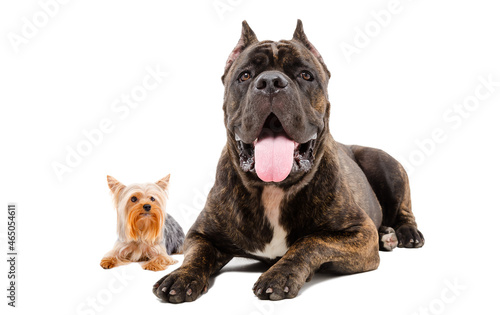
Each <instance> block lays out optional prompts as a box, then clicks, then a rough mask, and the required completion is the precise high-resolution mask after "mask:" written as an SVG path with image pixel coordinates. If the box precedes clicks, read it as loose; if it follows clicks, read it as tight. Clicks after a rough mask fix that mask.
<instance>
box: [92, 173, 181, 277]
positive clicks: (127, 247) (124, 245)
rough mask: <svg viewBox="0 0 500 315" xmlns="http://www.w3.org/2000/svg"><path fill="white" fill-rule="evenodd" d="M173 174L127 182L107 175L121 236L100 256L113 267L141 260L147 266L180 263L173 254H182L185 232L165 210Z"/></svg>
mask: <svg viewBox="0 0 500 315" xmlns="http://www.w3.org/2000/svg"><path fill="white" fill-rule="evenodd" d="M169 181H170V174H169V175H167V176H166V177H164V178H162V179H160V180H159V181H157V182H156V183H154V184H153V183H148V184H134V185H130V186H125V185H123V184H122V183H120V182H119V181H117V180H116V179H114V178H113V177H111V176H108V186H109V188H110V189H111V193H112V195H113V201H114V205H115V208H116V211H117V214H118V226H117V228H118V240H117V241H116V243H115V246H114V247H113V249H112V250H111V251H110V252H108V253H107V254H106V255H105V256H104V258H103V259H102V260H101V267H102V268H104V269H110V268H113V267H117V266H120V265H124V264H128V263H131V262H141V263H142V268H143V269H146V270H153V271H158V270H165V269H166V268H167V266H169V265H173V264H175V263H177V261H176V260H175V259H173V258H171V257H170V256H169V255H171V254H181V253H182V245H183V243H184V237H185V236H184V232H183V231H182V228H181V227H180V225H179V223H177V221H175V220H174V218H172V217H171V216H169V215H168V214H167V213H166V212H165V206H166V201H167V187H168V183H169Z"/></svg>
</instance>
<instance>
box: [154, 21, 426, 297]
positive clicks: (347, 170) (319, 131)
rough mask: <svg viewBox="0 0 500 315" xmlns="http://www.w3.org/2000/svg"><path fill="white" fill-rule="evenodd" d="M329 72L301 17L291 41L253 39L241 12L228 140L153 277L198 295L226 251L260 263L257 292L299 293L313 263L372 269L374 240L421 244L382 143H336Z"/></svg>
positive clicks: (228, 88)
mask: <svg viewBox="0 0 500 315" xmlns="http://www.w3.org/2000/svg"><path fill="white" fill-rule="evenodd" d="M329 78H330V72H329V71H328V69H327V67H326V65H325V63H324V61H323V58H322V57H321V55H320V54H319V52H318V51H317V50H316V48H315V47H314V46H313V45H312V44H311V42H309V40H308V39H307V37H306V35H305V33H304V30H303V27H302V22H301V21H300V20H298V22H297V27H296V29H295V32H294V34H293V38H292V40H281V41H277V42H276V41H269V40H265V41H259V40H258V39H257V37H256V35H255V34H254V32H253V31H252V30H251V29H250V27H249V26H248V24H247V23H246V22H245V21H244V22H243V29H242V34H241V38H240V40H239V42H238V44H237V45H236V47H235V48H234V50H233V51H232V52H231V54H230V55H229V58H228V60H227V63H226V66H225V70H224V75H223V76H222V82H223V83H224V87H225V93H224V105H223V110H224V124H225V126H226V130H227V144H226V145H225V147H224V149H223V150H222V155H221V157H220V160H219V163H218V165H217V175H216V180H215V184H214V186H213V188H212V190H211V191H210V194H209V196H208V199H207V202H206V205H205V208H204V209H203V211H202V212H201V213H200V215H199V216H198V218H197V220H196V222H195V223H194V224H193V226H192V227H191V229H190V230H189V232H188V235H187V238H186V242H185V247H184V252H185V258H184V262H183V264H182V266H181V267H179V268H178V269H177V270H175V271H173V272H172V273H170V274H169V275H167V276H165V277H163V278H162V279H160V280H159V281H158V282H157V283H156V284H155V285H154V287H153V292H154V293H155V294H156V296H157V297H158V298H160V299H161V300H163V301H167V302H171V303H180V302H186V301H194V300H196V299H197V298H198V297H199V296H200V295H201V294H202V293H203V292H205V291H207V289H208V280H209V277H210V276H211V275H213V274H214V273H216V272H217V271H219V270H220V269H221V268H222V267H223V266H224V265H226V264H227V263H228V262H229V261H230V260H231V259H232V258H233V257H236V256H238V257H249V258H254V259H258V260H261V261H265V262H268V263H269V264H270V265H271V267H270V268H269V269H268V270H267V271H266V272H264V273H263V274H262V275H261V276H260V278H259V279H258V280H257V282H256V283H255V285H254V287H253V292H254V293H255V295H256V296H257V297H258V298H259V299H270V300H280V299H284V298H293V297H295V296H297V294H298V292H299V290H300V288H301V287H302V285H303V284H304V283H305V282H306V281H308V280H309V279H311V277H312V276H313V274H314V273H315V272H316V271H318V270H328V271H329V272H333V273H336V274H353V273H358V272H364V271H369V270H374V269H376V268H377V267H378V265H379V254H378V251H379V250H392V249H393V248H394V247H396V246H399V247H410V248H417V247H421V246H423V245H424V238H423V235H422V233H420V231H419V230H417V224H416V222H415V218H414V216H413V213H412V210H411V201H410V188H409V183H408V177H407V174H406V173H405V171H404V169H403V167H402V166H401V165H400V164H399V163H398V162H397V161H396V160H395V159H394V158H392V157H391V156H389V155H388V154H387V153H385V152H384V151H381V150H378V149H373V148H368V147H362V146H357V145H344V144H341V143H339V142H336V141H335V140H334V139H333V138H332V136H331V134H330V130H329V126H328V122H329V117H330V103H329V101H328V90H327V87H328V80H329Z"/></svg>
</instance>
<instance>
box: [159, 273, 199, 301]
mask: <svg viewBox="0 0 500 315" xmlns="http://www.w3.org/2000/svg"><path fill="white" fill-rule="evenodd" d="M207 290H208V277H207V278H205V277H204V276H203V275H202V274H200V272H198V271H193V270H190V269H189V268H182V267H181V268H179V269H177V270H175V271H173V272H172V273H170V274H168V275H166V276H165V277H163V278H161V279H160V280H159V281H158V282H156V283H155V285H154V286H153V293H154V294H155V295H156V296H157V297H158V298H159V299H161V300H162V301H165V302H169V303H183V302H192V301H194V300H196V299H197V298H198V297H199V296H200V295H201V294H202V293H205V292H207Z"/></svg>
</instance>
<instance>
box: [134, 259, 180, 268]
mask: <svg viewBox="0 0 500 315" xmlns="http://www.w3.org/2000/svg"><path fill="white" fill-rule="evenodd" d="M176 263H177V260H175V259H173V258H172V257H170V256H157V257H155V258H153V259H151V260H148V261H147V262H145V263H144V264H143V265H142V269H144V270H151V271H160V270H165V269H167V267H168V266H170V265H175V264H176Z"/></svg>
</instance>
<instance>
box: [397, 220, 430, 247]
mask: <svg viewBox="0 0 500 315" xmlns="http://www.w3.org/2000/svg"><path fill="white" fill-rule="evenodd" d="M396 235H397V237H398V241H399V242H398V247H406V248H418V247H422V246H424V243H425V239H424V236H423V235H422V233H421V232H420V231H419V230H417V228H416V227H415V226H414V225H409V224H405V225H402V226H400V227H399V228H398V229H397V230H396Z"/></svg>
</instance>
